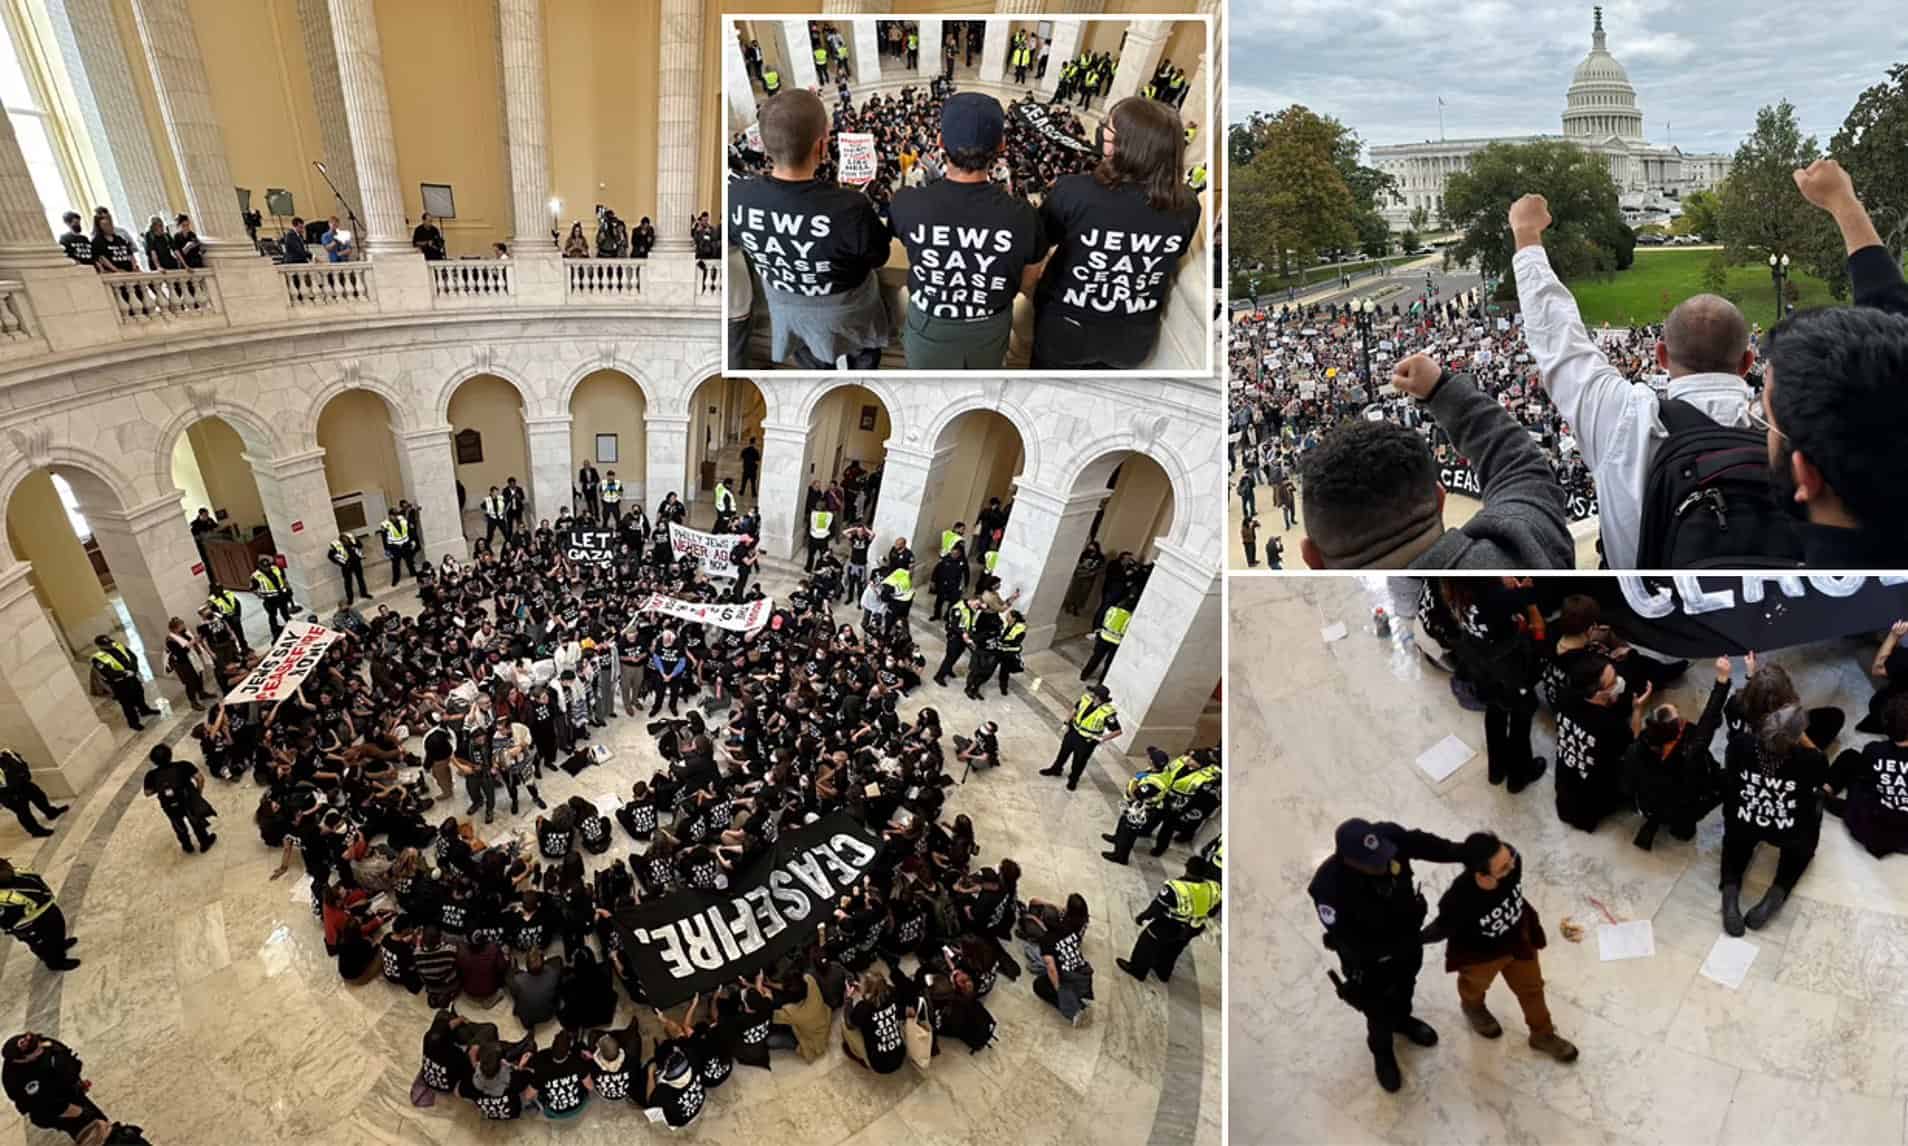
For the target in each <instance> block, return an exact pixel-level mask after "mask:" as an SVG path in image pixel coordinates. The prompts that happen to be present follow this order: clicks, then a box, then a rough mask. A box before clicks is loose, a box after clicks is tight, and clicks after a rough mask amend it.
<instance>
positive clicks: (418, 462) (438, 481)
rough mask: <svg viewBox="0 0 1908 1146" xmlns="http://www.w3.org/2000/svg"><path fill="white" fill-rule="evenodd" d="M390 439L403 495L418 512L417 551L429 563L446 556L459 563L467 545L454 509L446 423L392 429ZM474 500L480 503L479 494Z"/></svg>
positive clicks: (459, 516) (452, 467) (452, 460)
mask: <svg viewBox="0 0 1908 1146" xmlns="http://www.w3.org/2000/svg"><path fill="white" fill-rule="evenodd" d="M391 438H392V441H393V443H394V444H395V445H396V446H397V458H398V469H399V471H401V474H402V477H403V479H404V489H405V496H406V497H408V498H410V499H411V504H412V505H415V506H417V507H418V509H419V511H420V512H419V516H418V532H419V533H421V534H422V535H423V536H422V537H421V539H420V542H421V544H420V551H421V552H422V553H423V554H424V556H425V557H427V558H430V559H431V560H442V559H443V557H444V555H445V554H446V553H448V554H450V555H452V556H454V557H456V558H457V559H458V560H459V561H462V560H463V559H464V558H466V557H468V556H470V543H469V542H468V541H467V540H466V539H465V538H464V515H463V514H462V513H459V512H458V510H457V454H456V451H455V449H454V447H453V445H452V440H451V427H450V423H448V422H446V423H445V424H444V425H441V426H429V427H426V428H425V429H422V430H408V431H406V430H400V429H398V428H397V427H396V426H392V427H391ZM478 500H479V501H481V500H483V498H482V494H481V493H480V494H478Z"/></svg>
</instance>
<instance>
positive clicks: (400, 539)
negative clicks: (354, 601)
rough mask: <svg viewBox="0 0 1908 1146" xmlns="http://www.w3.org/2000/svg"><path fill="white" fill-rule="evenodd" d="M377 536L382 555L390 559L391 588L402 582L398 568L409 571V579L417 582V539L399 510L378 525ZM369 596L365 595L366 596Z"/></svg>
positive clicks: (393, 511) (402, 578)
mask: <svg viewBox="0 0 1908 1146" xmlns="http://www.w3.org/2000/svg"><path fill="white" fill-rule="evenodd" d="M378 536H379V537H381V538H383V540H384V555H385V556H386V557H389V558H390V559H391V587H392V588H396V587H397V584H398V582H400V581H402V580H404V577H403V575H402V574H400V573H399V572H398V568H399V567H400V566H402V567H403V568H405V569H409V570H410V571H411V579H412V580H413V581H415V580H417V537H416V536H415V535H413V534H412V532H411V523H410V522H409V521H408V520H406V519H405V516H404V514H403V513H402V512H401V511H399V510H396V509H394V510H392V511H391V513H390V515H389V516H388V517H386V518H385V519H384V521H383V522H381V523H380V524H379V525H378ZM368 595H369V594H367V596H368Z"/></svg>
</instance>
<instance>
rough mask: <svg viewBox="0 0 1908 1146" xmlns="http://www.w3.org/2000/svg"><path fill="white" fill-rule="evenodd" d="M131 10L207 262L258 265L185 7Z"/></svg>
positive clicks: (159, 0)
mask: <svg viewBox="0 0 1908 1146" xmlns="http://www.w3.org/2000/svg"><path fill="white" fill-rule="evenodd" d="M132 6H133V15H134V16H135V17H136V18H137V20H138V23H139V39H140V42H141V43H142V44H143V45H144V46H145V52H146V62H147V64H148V65H149V66H150V67H151V69H152V84H153V88H154V90H155V91H156V92H157V94H158V97H159V115H160V118H161V119H163V120H164V121H165V125H166V137H167V139H169V140H170V141H171V144H172V155H173V158H174V159H175V160H176V161H177V162H178V165H179V178H180V182H181V183H183V184H184V185H185V199H186V203H185V206H186V211H187V213H188V214H190V215H191V216H192V219H193V222H194V223H195V224H196V225H197V226H198V229H199V239H200V240H201V241H202V242H203V243H204V244H205V253H206V257H207V258H208V259H219V258H241V257H243V258H256V257H257V252H256V250H255V249H254V248H253V247H252V244H251V242H250V240H249V239H247V238H246V234H245V221H244V220H243V219H241V218H240V217H239V209H238V195H237V194H236V193H235V192H234V190H233V186H234V185H233V182H232V168H231V166H230V165H229V164H228V163H227V162H226V159H225V135H224V133H223V132H221V131H220V130H219V119H218V116H217V114H216V113H215V112H214V110H213V108H212V90H211V85H210V84H209V83H208V82H207V80H206V75H205V57H204V56H203V55H201V54H200V52H199V37H198V34H197V33H195V32H194V31H193V30H192V13H191V11H190V8H189V4H188V0H132ZM280 289H281V293H282V290H283V288H282V287H281V288H280Z"/></svg>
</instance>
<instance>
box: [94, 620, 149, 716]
mask: <svg viewBox="0 0 1908 1146" xmlns="http://www.w3.org/2000/svg"><path fill="white" fill-rule="evenodd" d="M93 645H94V648H93V667H94V668H95V669H97V670H98V671H99V677H100V679H101V680H103V681H105V682H106V687H107V688H110V689H112V691H113V699H114V700H116V701H118V702H119V710H120V711H121V712H123V713H125V714H126V727H128V728H130V729H132V730H133V731H134V732H139V731H141V730H142V729H144V728H145V725H143V724H140V723H139V718H140V717H142V716H158V715H159V710H158V709H156V708H154V707H152V706H151V705H149V704H147V703H146V686H145V685H144V684H142V683H141V682H140V679H139V658H138V657H137V656H135V655H133V652H132V650H130V649H128V648H127V647H126V646H125V645H122V644H120V643H119V642H118V641H115V640H114V639H112V638H111V637H109V636H107V635H106V634H105V633H101V634H100V635H98V636H97V637H94V638H93Z"/></svg>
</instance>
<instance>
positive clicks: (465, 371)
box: [431, 362, 563, 425]
mask: <svg viewBox="0 0 1908 1146" xmlns="http://www.w3.org/2000/svg"><path fill="white" fill-rule="evenodd" d="M479 375H489V376H490V377H492V378H500V379H502V380H503V381H505V382H508V383H510V385H511V387H512V388H513V389H515V390H516V392H517V400H518V401H519V402H520V403H522V405H523V416H524V418H525V420H526V421H527V420H528V419H531V418H541V417H545V416H547V415H549V414H551V413H552V412H554V413H559V414H560V413H562V412H563V411H562V410H560V409H559V410H556V411H549V410H545V409H544V408H543V402H542V401H541V400H540V399H539V397H538V395H537V391H536V389H535V387H533V386H531V385H530V384H529V383H528V382H527V381H525V380H524V379H523V377H522V376H521V375H519V374H518V373H517V372H516V371H514V370H512V369H510V368H509V367H507V366H501V365H499V364H497V363H495V362H473V363H470V364H469V365H467V366H462V367H459V368H458V369H457V370H455V371H453V372H452V373H451V375H450V377H449V378H447V379H446V380H445V382H444V384H443V385H442V386H440V387H438V390H437V397H436V399H435V401H434V402H433V403H432V405H431V413H432V414H433V415H435V421H434V422H433V424H434V425H438V424H446V423H448V422H449V421H450V404H451V395H453V394H455V393H457V388H458V387H459V386H462V385H463V384H464V383H466V382H468V381H470V380H471V379H472V378H476V377H478V376H479Z"/></svg>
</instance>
